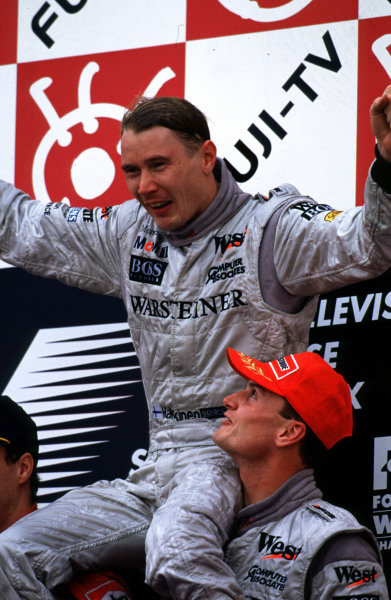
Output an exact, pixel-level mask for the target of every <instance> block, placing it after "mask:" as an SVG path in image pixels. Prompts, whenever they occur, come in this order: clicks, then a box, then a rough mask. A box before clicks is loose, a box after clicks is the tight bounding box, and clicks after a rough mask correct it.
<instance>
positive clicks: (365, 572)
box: [334, 565, 377, 588]
mask: <svg viewBox="0 0 391 600" xmlns="http://www.w3.org/2000/svg"><path fill="white" fill-rule="evenodd" d="M334 571H335V574H336V576H337V579H338V581H339V583H343V582H346V583H348V584H349V585H348V586H347V587H348V588H350V587H353V586H356V585H361V584H362V583H368V582H369V581H376V577H377V571H376V569H375V567H372V569H358V568H357V567H356V566H355V565H344V566H343V567H334Z"/></svg>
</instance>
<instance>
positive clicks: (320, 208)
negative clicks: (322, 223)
mask: <svg viewBox="0 0 391 600" xmlns="http://www.w3.org/2000/svg"><path fill="white" fill-rule="evenodd" d="M291 208H292V209H294V210H299V211H300V212H301V215H300V216H301V217H303V219H306V220H307V221H311V219H313V218H314V217H316V215H318V214H319V213H322V212H325V211H326V210H329V211H330V210H331V211H332V210H333V209H332V208H331V206H329V205H328V204H312V203H311V202H298V203H297V204H294V205H293V206H292V207H291Z"/></svg>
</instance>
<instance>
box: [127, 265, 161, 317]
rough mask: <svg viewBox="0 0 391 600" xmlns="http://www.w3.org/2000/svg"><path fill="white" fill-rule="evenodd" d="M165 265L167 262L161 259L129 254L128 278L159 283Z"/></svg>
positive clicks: (141, 281)
mask: <svg viewBox="0 0 391 600" xmlns="http://www.w3.org/2000/svg"><path fill="white" fill-rule="evenodd" d="M167 265H168V263H166V262H162V261H161V260H155V259H154V258H143V257H142V256H134V255H133V254H131V256H130V266H129V279H130V280H131V281H138V282H139V283H150V284H151V285H161V283H162V279H163V275H164V273H165V270H166V269H167ZM132 298H133V296H132ZM136 298H138V296H136ZM132 304H133V302H132ZM133 310H134V308H133ZM134 312H136V311H134Z"/></svg>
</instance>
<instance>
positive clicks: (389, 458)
mask: <svg viewBox="0 0 391 600" xmlns="http://www.w3.org/2000/svg"><path fill="white" fill-rule="evenodd" d="M373 491H374V494H373V522H374V525H375V529H376V534H377V538H378V542H379V545H380V549H381V550H391V436H385V437H377V438H375V439H374V455H373Z"/></svg>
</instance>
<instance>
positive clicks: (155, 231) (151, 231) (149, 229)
mask: <svg viewBox="0 0 391 600" xmlns="http://www.w3.org/2000/svg"><path fill="white" fill-rule="evenodd" d="M141 231H142V232H143V233H146V234H147V235H158V233H159V231H158V229H152V227H148V225H143V226H142V227H141Z"/></svg>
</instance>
